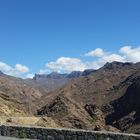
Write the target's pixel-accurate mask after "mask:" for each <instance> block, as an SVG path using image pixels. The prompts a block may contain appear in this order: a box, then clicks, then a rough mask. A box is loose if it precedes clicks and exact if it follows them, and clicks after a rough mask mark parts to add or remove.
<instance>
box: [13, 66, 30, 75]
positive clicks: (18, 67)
mask: <svg viewBox="0 0 140 140" xmlns="http://www.w3.org/2000/svg"><path fill="white" fill-rule="evenodd" d="M15 68H16V69H17V70H18V71H19V72H22V73H26V72H29V68H28V67H26V66H24V65H21V64H16V66H15Z"/></svg>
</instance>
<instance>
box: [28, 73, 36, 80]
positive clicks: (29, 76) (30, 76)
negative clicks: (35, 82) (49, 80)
mask: <svg viewBox="0 0 140 140" xmlns="http://www.w3.org/2000/svg"><path fill="white" fill-rule="evenodd" d="M33 77H34V74H32V73H29V74H27V75H26V78H30V79H32V78H33Z"/></svg>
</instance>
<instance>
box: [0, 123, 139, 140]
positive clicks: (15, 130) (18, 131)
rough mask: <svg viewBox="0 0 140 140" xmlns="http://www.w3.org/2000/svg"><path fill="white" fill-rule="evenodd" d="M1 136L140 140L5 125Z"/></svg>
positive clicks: (47, 139)
mask: <svg viewBox="0 0 140 140" xmlns="http://www.w3.org/2000/svg"><path fill="white" fill-rule="evenodd" d="M0 135H1V136H10V137H17V138H29V139H38V140H140V135H135V134H122V133H113V132H96V131H86V130H73V129H52V128H42V127H29V126H25V127H23V126H3V125H2V126H0Z"/></svg>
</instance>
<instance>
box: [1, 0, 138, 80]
mask: <svg viewBox="0 0 140 140" xmlns="http://www.w3.org/2000/svg"><path fill="white" fill-rule="evenodd" d="M139 6H140V0H3V1H0V70H1V71H2V72H4V73H6V74H9V75H12V76H17V77H22V78H31V77H33V75H34V74H35V73H40V74H46V73H50V72H52V71H57V72H61V73H65V72H66V73H69V72H71V71H74V70H76V71H82V70H84V69H91V68H92V69H98V68H100V67H101V66H103V65H104V64H105V63H106V62H112V61H120V62H134V63H136V62H139V61H140V8H139Z"/></svg>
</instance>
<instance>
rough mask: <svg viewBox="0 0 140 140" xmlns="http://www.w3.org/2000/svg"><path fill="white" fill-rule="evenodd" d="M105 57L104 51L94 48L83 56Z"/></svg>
mask: <svg viewBox="0 0 140 140" xmlns="http://www.w3.org/2000/svg"><path fill="white" fill-rule="evenodd" d="M103 55H105V51H104V50H103V49H102V48H96V49H95V50H92V51H90V52H88V53H86V54H85V56H94V57H101V56H103Z"/></svg>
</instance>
